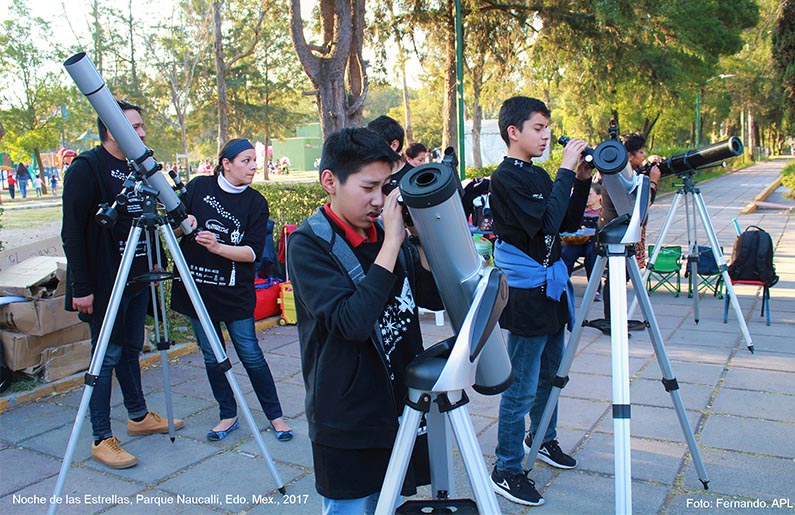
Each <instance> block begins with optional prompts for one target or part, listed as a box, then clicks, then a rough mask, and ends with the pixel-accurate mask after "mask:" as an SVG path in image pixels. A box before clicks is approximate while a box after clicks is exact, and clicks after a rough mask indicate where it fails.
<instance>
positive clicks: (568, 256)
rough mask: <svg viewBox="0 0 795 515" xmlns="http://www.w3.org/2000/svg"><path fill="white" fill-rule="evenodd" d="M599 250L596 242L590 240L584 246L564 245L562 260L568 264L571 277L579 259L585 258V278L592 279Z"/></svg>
mask: <svg viewBox="0 0 795 515" xmlns="http://www.w3.org/2000/svg"><path fill="white" fill-rule="evenodd" d="M596 256H597V248H596V241H594V240H588V241H587V242H585V243H584V244H582V245H563V246H561V248H560V259H562V260H563V262H564V263H566V268H568V269H569V275H571V273H572V271H573V270H574V263H576V262H577V259H578V258H581V257H584V258H585V263H584V264H585V276H586V277H587V278H588V279H590V278H591V272H592V271H593V267H594V264H595V263H596Z"/></svg>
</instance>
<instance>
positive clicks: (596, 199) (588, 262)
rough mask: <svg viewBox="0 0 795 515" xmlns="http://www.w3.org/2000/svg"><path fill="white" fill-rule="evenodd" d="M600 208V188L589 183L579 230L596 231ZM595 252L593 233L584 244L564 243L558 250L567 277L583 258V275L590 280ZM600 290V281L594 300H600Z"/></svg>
mask: <svg viewBox="0 0 795 515" xmlns="http://www.w3.org/2000/svg"><path fill="white" fill-rule="evenodd" d="M601 208H602V187H601V186H600V185H599V184H595V183H591V191H590V192H589V193H588V202H587V203H586V204H585V212H584V213H583V215H582V220H581V221H580V228H585V229H593V230H594V231H596V227H597V226H598V225H599V211H600V210H601ZM597 250H598V249H597V247H596V233H595V232H594V235H593V236H591V237H590V238H588V241H586V242H585V243H580V244H573V243H567V242H565V241H564V242H563V247H562V248H561V249H560V259H562V260H563V261H564V262H565V263H566V268H568V270H569V275H571V273H572V272H573V271H574V265H575V263H576V262H577V260H578V259H579V258H584V263H583V264H584V265H585V275H586V277H587V278H588V279H589V280H590V279H591V272H592V271H593V267H594V264H595V263H596V256H597ZM601 290H602V284H601V280H600V281H599V287H598V289H597V291H596V296H595V297H594V300H597V301H599V300H601Z"/></svg>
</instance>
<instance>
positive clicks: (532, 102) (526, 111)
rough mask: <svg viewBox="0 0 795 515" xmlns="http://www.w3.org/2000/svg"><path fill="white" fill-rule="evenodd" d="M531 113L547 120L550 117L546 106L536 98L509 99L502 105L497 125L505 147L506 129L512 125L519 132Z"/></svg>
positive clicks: (507, 139) (506, 140)
mask: <svg viewBox="0 0 795 515" xmlns="http://www.w3.org/2000/svg"><path fill="white" fill-rule="evenodd" d="M533 113H541V114H543V115H544V116H546V117H547V118H551V117H552V113H551V112H550V110H549V108H548V107H547V105H546V104H545V103H544V102H542V101H540V100H538V99H537V98H530V97H511V98H509V99H508V100H506V101H505V102H503V103H502V107H500V116H499V120H498V124H499V126H500V137H502V140H503V141H504V142H505V144H506V145H510V143H509V141H510V140H509V138H508V127H510V126H511V125H513V126H514V127H516V128H517V129H519V130H521V129H522V124H524V122H525V121H527V120H529V119H530V118H531V117H532V116H533Z"/></svg>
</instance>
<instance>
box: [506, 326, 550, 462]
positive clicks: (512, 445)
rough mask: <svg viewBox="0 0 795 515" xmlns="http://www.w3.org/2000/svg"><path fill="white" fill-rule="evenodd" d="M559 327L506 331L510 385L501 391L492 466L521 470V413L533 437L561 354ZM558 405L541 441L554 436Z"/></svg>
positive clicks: (546, 440) (525, 427) (522, 425)
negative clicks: (531, 332) (546, 331)
mask: <svg viewBox="0 0 795 515" xmlns="http://www.w3.org/2000/svg"><path fill="white" fill-rule="evenodd" d="M564 331H565V329H561V330H560V331H558V332H557V333H555V334H551V335H548V336H520V335H516V334H513V333H508V355H509V356H510V358H511V365H513V371H514V374H516V377H515V378H514V380H513V382H512V383H511V386H509V387H508V389H507V390H505V391H504V392H503V393H502V398H501V399H500V411H499V419H498V421H497V450H496V451H495V454H496V455H497V462H496V463H495V467H496V469H497V470H498V471H499V472H502V473H506V472H508V473H512V474H513V473H517V472H521V471H522V460H523V459H524V448H523V446H522V441H523V440H524V437H525V431H526V429H527V426H526V425H525V417H526V416H527V414H528V413H529V414H530V433H531V434H533V437H534V438H538V435H536V434H535V432H536V430H537V429H538V423H539V422H541V416H542V415H543V413H544V408H545V407H546V405H547V400H548V399H549V394H550V392H552V386H553V383H554V380H555V374H556V373H557V371H558V367H560V361H561V359H562V358H563V334H564ZM557 423H558V408H557V406H555V411H554V412H553V413H552V418H551V419H550V421H549V427H547V430H546V433H545V434H544V437H543V438H544V439H543V441H542V443H546V442H549V441H552V440H554V439H556V438H557Z"/></svg>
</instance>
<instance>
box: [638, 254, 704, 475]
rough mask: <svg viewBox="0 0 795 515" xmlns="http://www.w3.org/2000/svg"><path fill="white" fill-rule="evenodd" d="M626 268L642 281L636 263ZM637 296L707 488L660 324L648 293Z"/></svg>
mask: <svg viewBox="0 0 795 515" xmlns="http://www.w3.org/2000/svg"><path fill="white" fill-rule="evenodd" d="M633 265H634V266H633ZM628 268H629V275H630V278H631V279H632V282H634V283H636V284H637V283H638V282H640V281H642V279H641V276H640V269H639V268H638V264H637V263H629V264H628ZM639 298H640V309H641V311H642V312H643V315H644V316H645V317H646V321H647V322H648V323H649V334H650V336H651V342H652V345H653V346H654V355H655V356H657V363H658V364H659V365H660V370H661V371H662V374H663V379H662V383H663V386H664V387H665V391H666V392H668V393H670V394H671V400H672V401H673V403H674V408H675V409H676V416H677V417H678V418H679V425H680V426H681V427H682V433H683V434H684V436H685V440H687V447H688V448H689V449H690V455H691V456H693V463H694V464H695V465H696V471H697V472H698V477H699V479H700V480H701V483H702V484H703V485H704V489H705V490H706V489H708V486H707V485H708V484H709V478H708V477H707V470H706V469H705V468H704V462H703V461H702V460H701V453H700V451H699V450H698V444H697V443H696V437H695V436H694V435H693V428H692V427H690V421H689V420H688V419H687V413H686V412H685V407H684V404H683V403H682V397H681V395H680V394H679V383H678V382H677V381H676V377H674V373H673V370H672V369H671V362H670V361H669V360H668V353H667V352H666V351H665V346H664V345H663V338H662V334H661V333H660V326H659V325H658V324H657V318H656V317H655V316H654V311H653V310H652V306H651V300H649V294H648V293H647V292H646V291H643V292H642V293H640V297H639Z"/></svg>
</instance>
